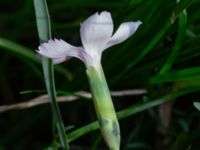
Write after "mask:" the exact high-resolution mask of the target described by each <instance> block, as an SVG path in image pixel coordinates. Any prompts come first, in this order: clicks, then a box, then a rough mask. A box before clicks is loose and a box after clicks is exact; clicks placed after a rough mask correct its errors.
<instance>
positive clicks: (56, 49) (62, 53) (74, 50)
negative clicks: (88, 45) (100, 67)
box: [37, 39, 85, 64]
mask: <svg viewBox="0 0 200 150" xmlns="http://www.w3.org/2000/svg"><path fill="white" fill-rule="evenodd" d="M38 49H39V50H38V51H37V52H38V53H39V54H40V55H42V56H45V57H49V58H52V59H53V63H55V64H58V63H61V62H64V61H65V60H67V59H69V58H70V57H76V58H79V59H81V60H82V61H84V62H85V56H84V53H85V52H84V50H83V49H82V48H80V47H75V46H72V45H70V44H68V43H66V42H65V41H63V40H58V39H55V40H49V41H48V42H47V43H43V44H41V45H40V46H39V48H38Z"/></svg>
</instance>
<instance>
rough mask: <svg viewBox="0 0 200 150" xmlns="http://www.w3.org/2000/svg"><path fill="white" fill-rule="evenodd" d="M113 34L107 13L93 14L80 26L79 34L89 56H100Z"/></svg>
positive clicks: (109, 15)
mask: <svg viewBox="0 0 200 150" xmlns="http://www.w3.org/2000/svg"><path fill="white" fill-rule="evenodd" d="M112 33H113V21H112V18H111V14H110V13H109V12H106V11H104V12H101V13H100V14H98V13H95V14H94V15H92V16H90V17H89V18H88V19H87V20H86V21H84V22H83V23H82V24H81V29H80V34H81V40H82V44H83V47H84V49H85V50H86V52H87V53H89V54H90V55H91V56H93V55H101V52H102V51H103V50H104V49H105V46H106V43H107V42H108V41H109V39H110V38H111V36H112Z"/></svg>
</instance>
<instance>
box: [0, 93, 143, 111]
mask: <svg viewBox="0 0 200 150" xmlns="http://www.w3.org/2000/svg"><path fill="white" fill-rule="evenodd" d="M146 93H147V91H146V90H145V89H134V90H123V91H113V92H111V95H112V96H116V97H122V96H132V95H142V94H146ZM80 97H83V98H86V99H90V98H91V97H92V96H91V94H90V93H89V92H85V91H79V92H76V93H75V94H74V95H70V96H58V98H57V100H58V102H71V101H74V100H77V99H79V98H80ZM46 103H49V100H48V95H46V94H45V95H41V96H38V97H36V98H33V99H30V100H28V101H27V102H22V103H17V104H12V105H3V106H0V113H2V112H6V111H10V110H18V109H27V108H30V107H34V106H38V105H42V104H46Z"/></svg>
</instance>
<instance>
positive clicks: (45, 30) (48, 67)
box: [34, 0, 69, 150]
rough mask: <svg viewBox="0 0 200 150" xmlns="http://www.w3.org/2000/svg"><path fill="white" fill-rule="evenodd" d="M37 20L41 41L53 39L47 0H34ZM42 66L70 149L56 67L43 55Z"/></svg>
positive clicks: (61, 135) (63, 141) (63, 139)
mask: <svg viewBox="0 0 200 150" xmlns="http://www.w3.org/2000/svg"><path fill="white" fill-rule="evenodd" d="M34 7H35V13H36V21H37V28H38V35H39V39H40V43H43V42H46V41H48V40H49V39H51V26H50V17H49V13H48V8H47V3H46V0H34ZM42 66H43V72H44V77H45V84H46V88H47V92H48V95H49V100H50V103H51V108H52V113H53V117H54V119H55V122H56V126H57V130H58V134H59V138H60V141H61V145H62V147H63V149H65V150H69V144H68V140H67V137H66V133H65V127H64V123H63V120H62V117H61V113H60V109H59V106H58V103H57V101H56V89H55V81H54V67H53V63H52V61H51V60H50V59H48V58H45V57H43V58H42Z"/></svg>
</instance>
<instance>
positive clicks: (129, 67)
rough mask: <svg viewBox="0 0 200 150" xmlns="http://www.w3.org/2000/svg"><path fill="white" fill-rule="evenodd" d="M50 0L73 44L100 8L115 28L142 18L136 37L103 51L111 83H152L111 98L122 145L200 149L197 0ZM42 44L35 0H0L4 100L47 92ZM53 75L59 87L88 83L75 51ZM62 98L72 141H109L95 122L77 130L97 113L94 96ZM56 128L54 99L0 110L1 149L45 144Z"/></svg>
mask: <svg viewBox="0 0 200 150" xmlns="http://www.w3.org/2000/svg"><path fill="white" fill-rule="evenodd" d="M47 3H48V7H49V13H50V17H51V23H52V33H53V37H56V38H62V39H64V40H66V41H67V42H69V43H71V44H72V45H80V43H81V41H80V37H79V27H80V23H81V22H83V21H84V20H85V19H86V18H87V17H88V16H90V15H92V14H93V13H95V12H97V11H103V10H107V11H110V12H111V14H112V17H113V20H114V25H115V29H116V28H117V27H118V26H119V24H120V23H122V22H124V21H131V20H133V21H136V20H141V21H142V22H143V24H142V26H141V27H140V28H139V30H138V31H137V32H136V34H135V35H134V36H133V37H131V38H130V39H129V40H127V41H126V42H124V43H123V44H120V45H117V46H114V47H112V48H110V49H109V50H107V51H105V52H104V54H103V58H102V64H103V67H104V71H105V74H106V78H107V81H108V85H109V87H110V90H112V91H123V90H127V89H143V90H146V91H147V93H145V94H140V95H129V96H122V97H117V96H116V97H114V98H113V99H114V104H115V107H116V110H117V111H118V112H119V113H118V115H119V118H120V125H121V132H122V144H121V145H122V146H121V149H124V150H129V149H130V150H131V149H136V150H155V149H157V150H169V149H172V150H199V149H200V142H199V141H200V112H199V111H198V110H197V109H195V107H194V106H193V102H194V101H199V96H200V94H199V91H200V67H199V58H200V57H199V55H200V9H199V8H200V1H199V0H180V1H179V2H178V1H175V0H168V1H166V0H148V1H147V0H109V1H108V0H57V1H55V0H47ZM38 45H39V40H38V36H37V28H36V21H35V13H34V7H33V1H32V0H15V1H12V0H6V1H3V0H2V1H0V60H1V63H0V96H1V97H0V106H4V105H11V104H16V103H21V102H26V101H29V100H31V99H32V98H35V97H37V96H40V95H42V94H45V93H46V90H45V86H44V79H43V74H42V67H41V62H40V59H39V58H38V57H37V56H36V53H35V49H37V47H38ZM55 80H56V87H57V91H58V95H65V96H70V95H74V92H77V91H89V86H88V82H87V78H86V76H85V68H84V65H83V64H82V63H81V62H80V61H78V60H76V59H71V60H70V61H67V62H65V63H63V64H60V65H56V68H55ZM23 91H28V92H23ZM59 106H60V109H61V112H62V117H63V120H64V122H65V125H66V127H67V128H70V129H68V133H72V134H71V136H70V137H69V138H71V141H72V142H71V143H70V145H71V147H72V149H77V150H79V149H80V150H87V149H88V150H92V149H94V150H95V149H97V150H101V149H102V150H103V149H106V146H105V145H104V142H103V141H102V139H101V136H100V132H99V131H98V130H95V129H96V128H93V127H94V126H88V127H87V128H86V127H84V128H82V130H78V129H79V128H80V127H82V126H84V125H87V124H89V123H91V122H93V121H95V120H96V116H95V113H94V109H93V105H92V102H91V101H90V100H88V99H85V98H83V97H80V98H79V100H76V101H73V102H63V103H60V105H59ZM0 108H1V107H0ZM74 131H80V132H74ZM53 133H54V132H53V131H52V119H51V109H50V106H49V104H43V105H39V106H35V107H31V108H27V109H20V110H9V111H5V112H1V113H0V150H27V149H28V150H38V149H45V148H47V147H49V146H50V145H51V143H52V142H53V139H55V137H56V135H54V134H53ZM86 133H87V134H86ZM80 135H82V136H80ZM51 148H52V147H51ZM51 148H50V147H49V148H47V149H51Z"/></svg>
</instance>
